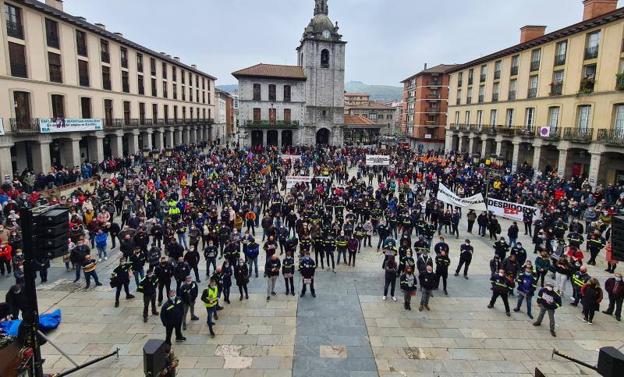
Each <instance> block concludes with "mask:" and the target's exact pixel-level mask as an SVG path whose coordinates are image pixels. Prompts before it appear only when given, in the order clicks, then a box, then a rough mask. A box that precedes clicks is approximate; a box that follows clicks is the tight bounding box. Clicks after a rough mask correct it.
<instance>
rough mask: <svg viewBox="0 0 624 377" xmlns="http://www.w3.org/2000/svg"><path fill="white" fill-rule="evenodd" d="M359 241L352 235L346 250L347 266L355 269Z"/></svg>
mask: <svg viewBox="0 0 624 377" xmlns="http://www.w3.org/2000/svg"><path fill="white" fill-rule="evenodd" d="M360 242H361V241H360V240H359V239H358V237H357V235H356V234H352V235H351V238H349V244H348V245H347V249H348V251H349V263H348V264H347V265H348V266H352V267H355V256H356V255H357V252H358V249H359V247H360Z"/></svg>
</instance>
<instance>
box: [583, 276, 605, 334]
mask: <svg viewBox="0 0 624 377" xmlns="http://www.w3.org/2000/svg"><path fill="white" fill-rule="evenodd" d="M602 295H603V294H602V289H601V288H600V283H599V282H598V279H596V278H591V279H589V281H588V282H587V283H585V285H583V287H582V288H581V296H582V297H583V298H582V299H581V304H583V321H584V322H587V324H588V325H591V324H592V323H593V321H594V314H595V313H596V310H598V309H599V307H600V302H602Z"/></svg>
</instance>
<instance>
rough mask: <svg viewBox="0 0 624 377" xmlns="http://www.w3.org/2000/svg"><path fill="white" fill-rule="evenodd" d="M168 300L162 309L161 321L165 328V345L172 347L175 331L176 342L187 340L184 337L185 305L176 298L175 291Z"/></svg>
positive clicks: (170, 292) (172, 291) (170, 293)
mask: <svg viewBox="0 0 624 377" xmlns="http://www.w3.org/2000/svg"><path fill="white" fill-rule="evenodd" d="M167 297H168V299H167V301H165V303H164V304H163V305H162V307H161V308H160V320H161V322H162V324H163V326H165V331H166V338H165V343H167V344H169V345H171V335H173V330H174V329H175V336H176V342H184V341H185V340H186V338H185V337H184V335H182V319H183V316H184V304H183V303H182V300H181V299H180V298H179V297H177V296H176V291H174V290H173V289H172V290H170V291H169V292H168V296H167Z"/></svg>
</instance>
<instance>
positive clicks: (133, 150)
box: [127, 129, 141, 155]
mask: <svg viewBox="0 0 624 377" xmlns="http://www.w3.org/2000/svg"><path fill="white" fill-rule="evenodd" d="M139 133H140V132H139V130H136V129H135V130H132V132H129V133H128V134H127V135H128V154H130V155H132V154H137V153H139V152H140V151H141V148H140V147H139Z"/></svg>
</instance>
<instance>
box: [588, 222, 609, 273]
mask: <svg viewBox="0 0 624 377" xmlns="http://www.w3.org/2000/svg"><path fill="white" fill-rule="evenodd" d="M605 244H606V241H605V239H604V238H603V237H602V236H601V235H600V231H598V230H596V231H594V233H592V234H591V235H590V236H589V238H588V239H587V250H589V253H590V255H591V257H590V258H589V260H588V261H587V264H590V265H593V266H595V265H596V257H597V256H598V254H599V253H600V250H602V248H603V247H604V246H605Z"/></svg>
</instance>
